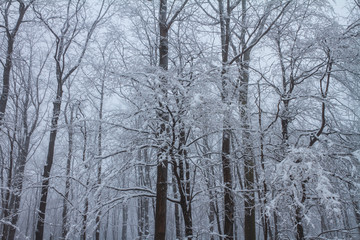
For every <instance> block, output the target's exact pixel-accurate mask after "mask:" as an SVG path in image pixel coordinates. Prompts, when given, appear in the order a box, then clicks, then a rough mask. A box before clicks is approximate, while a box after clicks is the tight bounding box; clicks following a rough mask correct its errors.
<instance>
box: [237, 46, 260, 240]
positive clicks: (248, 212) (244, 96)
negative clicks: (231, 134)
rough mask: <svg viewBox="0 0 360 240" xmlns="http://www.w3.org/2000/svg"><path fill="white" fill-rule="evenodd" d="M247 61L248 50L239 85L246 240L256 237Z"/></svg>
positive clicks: (253, 239) (248, 56)
mask: <svg viewBox="0 0 360 240" xmlns="http://www.w3.org/2000/svg"><path fill="white" fill-rule="evenodd" d="M249 61H250V50H248V51H245V53H244V57H243V60H242V71H241V72H242V76H241V86H240V104H241V120H242V124H243V135H242V143H243V146H244V174H245V181H244V187H245V190H246V192H245V199H244V205H245V227H244V234H245V235H244V237H245V239H248V240H255V239H256V222H255V192H254V188H255V187H254V184H255V178H254V170H255V160H254V154H253V146H252V142H251V133H250V131H251V130H250V125H249V119H248V85H249Z"/></svg>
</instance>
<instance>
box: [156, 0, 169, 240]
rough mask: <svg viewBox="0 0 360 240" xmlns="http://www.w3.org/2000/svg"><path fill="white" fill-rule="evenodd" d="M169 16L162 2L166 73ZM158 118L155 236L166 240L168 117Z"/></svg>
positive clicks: (160, 115)
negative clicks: (158, 139) (158, 142)
mask: <svg viewBox="0 0 360 240" xmlns="http://www.w3.org/2000/svg"><path fill="white" fill-rule="evenodd" d="M166 15H167V0H161V1H160V9H159V29H160V45H159V57H160V62H159V66H160V68H162V69H163V70H164V71H166V70H167V69H168V26H167V24H166V17H167V16H166ZM166 82H167V81H166V78H165V77H161V85H162V86H160V87H161V89H162V92H163V94H165V95H166V86H165V85H166ZM159 105H160V108H163V107H164V106H163V103H159ZM158 118H159V120H160V121H161V123H160V129H159V137H160V138H163V139H161V140H160V141H161V146H160V149H159V153H158V163H157V180H156V212H155V234H154V239H156V240H165V237H166V221H167V218H166V209H167V189H168V187H167V178H168V176H167V175H168V160H167V158H168V156H167V155H168V153H167V151H168V148H167V146H166V144H167V143H166V140H165V139H164V138H166V132H167V126H166V122H167V121H168V116H167V115H166V114H165V113H164V112H161V113H158Z"/></svg>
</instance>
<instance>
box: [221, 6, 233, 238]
mask: <svg viewBox="0 0 360 240" xmlns="http://www.w3.org/2000/svg"><path fill="white" fill-rule="evenodd" d="M225 4H226V6H224V3H223V1H219V13H220V30H221V46H222V49H221V50H222V54H221V55H222V65H223V67H222V71H221V78H222V79H221V84H222V92H221V98H222V102H223V103H224V105H225V106H226V109H225V110H224V116H223V133H222V149H221V162H222V171H223V181H224V209H225V216H224V217H225V219H224V235H225V239H233V238H234V209H235V207H234V205H235V202H234V197H233V193H232V188H233V186H232V185H233V183H232V171H231V159H230V146H231V143H230V139H231V130H230V128H231V124H230V118H231V113H230V111H231V110H230V100H229V97H230V96H229V79H228V77H227V73H228V67H229V66H228V56H229V44H230V17H229V16H230V14H231V9H230V2H229V1H227V2H226V3H225Z"/></svg>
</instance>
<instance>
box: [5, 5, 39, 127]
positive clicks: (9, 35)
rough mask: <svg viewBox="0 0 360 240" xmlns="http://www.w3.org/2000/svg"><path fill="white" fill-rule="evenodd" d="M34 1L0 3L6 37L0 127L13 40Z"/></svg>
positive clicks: (6, 93) (8, 83)
mask: <svg viewBox="0 0 360 240" xmlns="http://www.w3.org/2000/svg"><path fill="white" fill-rule="evenodd" d="M34 1H35V0H31V1H29V2H26V1H22V0H18V1H13V0H10V1H5V2H3V3H1V6H0V11H1V15H2V16H3V18H4V25H2V24H1V25H0V28H4V29H5V37H6V45H7V46H6V54H5V62H4V61H1V65H2V66H3V68H4V70H3V82H2V92H1V97H0V126H1V125H2V124H3V119H4V116H5V111H6V105H7V101H8V97H9V92H10V73H11V68H12V62H13V51H14V44H15V38H16V36H17V35H18V31H19V29H20V26H21V24H22V23H23V19H24V17H25V13H26V11H27V10H28V9H29V7H30V6H31V4H32V3H33V2H34ZM15 2H17V3H18V4H19V6H18V7H17V9H18V14H17V15H16V16H15V22H14V23H13V22H12V21H13V16H12V10H13V7H15V6H14V4H16V3H15ZM12 24H14V26H11V25H12Z"/></svg>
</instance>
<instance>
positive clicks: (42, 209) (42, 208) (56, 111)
mask: <svg viewBox="0 0 360 240" xmlns="http://www.w3.org/2000/svg"><path fill="white" fill-rule="evenodd" d="M62 86H63V83H62V79H61V78H60V79H58V84H57V91H56V99H55V101H54V102H53V114H52V118H51V130H50V139H49V146H48V154H47V158H46V163H45V165H44V170H43V173H42V179H43V180H42V185H41V186H42V187H41V195H40V205H39V209H38V213H37V217H38V220H37V224H36V234H35V238H36V240H42V239H43V237H44V223H45V214H46V205H47V196H48V192H49V183H50V178H49V177H50V172H51V168H52V165H53V161H54V151H55V140H56V134H57V127H58V121H59V116H60V109H61V101H62V94H63V90H62Z"/></svg>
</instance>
